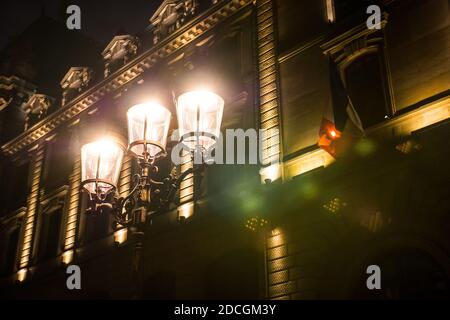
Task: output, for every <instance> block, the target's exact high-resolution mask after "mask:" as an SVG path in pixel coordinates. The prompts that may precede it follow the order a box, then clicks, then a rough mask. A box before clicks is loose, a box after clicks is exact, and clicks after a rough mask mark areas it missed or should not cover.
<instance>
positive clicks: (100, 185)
mask: <svg viewBox="0 0 450 320" xmlns="http://www.w3.org/2000/svg"><path fill="white" fill-rule="evenodd" d="M123 155H124V149H123V147H122V146H121V145H120V144H118V143H117V142H114V141H112V140H108V139H103V140H99V141H95V142H92V143H88V144H85V145H84V146H83V147H82V148H81V181H82V185H83V188H84V189H85V190H87V191H88V192H89V193H90V194H97V195H99V196H105V195H107V194H108V193H110V192H111V191H112V190H114V189H115V188H116V186H117V181H118V179H119V174H120V169H121V166H122V159H123Z"/></svg>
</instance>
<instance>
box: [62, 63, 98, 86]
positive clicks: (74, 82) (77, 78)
mask: <svg viewBox="0 0 450 320" xmlns="http://www.w3.org/2000/svg"><path fill="white" fill-rule="evenodd" d="M91 75H92V70H91V69H90V68H88V67H72V68H70V69H69V71H67V73H66V75H65V76H64V78H63V79H62V80H61V83H60V84H61V88H62V89H68V88H71V89H77V90H78V89H79V88H83V87H86V86H87V85H88V84H89V81H90V80H91Z"/></svg>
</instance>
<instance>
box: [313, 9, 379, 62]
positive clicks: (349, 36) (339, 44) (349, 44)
mask: <svg viewBox="0 0 450 320" xmlns="http://www.w3.org/2000/svg"><path fill="white" fill-rule="evenodd" d="M387 22H388V14H387V13H383V16H382V19H381V29H369V28H367V25H366V23H362V24H360V25H358V26H356V27H354V28H352V29H350V30H348V31H346V32H344V33H342V34H340V35H338V36H337V37H335V38H333V39H331V40H329V41H327V42H326V43H324V44H323V45H321V46H320V47H321V48H322V50H323V52H324V54H328V55H330V56H331V57H332V58H333V59H334V60H335V61H336V62H340V61H341V60H343V59H344V58H345V57H346V56H348V55H350V54H353V53H354V52H356V51H358V50H360V49H362V48H365V47H367V46H368V45H370V43H373V42H377V41H379V40H380V39H381V40H382V38H380V37H379V34H380V33H381V32H382V30H383V29H384V28H385V26H386V25H387Z"/></svg>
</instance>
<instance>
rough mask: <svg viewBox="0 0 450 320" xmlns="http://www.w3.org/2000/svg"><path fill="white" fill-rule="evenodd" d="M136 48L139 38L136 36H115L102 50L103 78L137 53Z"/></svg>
mask: <svg viewBox="0 0 450 320" xmlns="http://www.w3.org/2000/svg"><path fill="white" fill-rule="evenodd" d="M138 48H139V39H138V38H137V37H134V36H131V35H121V36H115V37H114V38H113V39H112V40H111V42H110V43H109V44H108V46H107V47H106V48H105V50H103V52H102V56H103V59H104V60H105V78H106V77H108V76H109V75H110V74H111V73H113V72H114V71H116V70H117V69H119V68H120V67H122V66H124V65H125V64H127V63H128V62H129V61H130V60H132V59H133V58H134V57H135V56H136V55H137V51H138Z"/></svg>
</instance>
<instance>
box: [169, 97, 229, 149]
mask: <svg viewBox="0 0 450 320" xmlns="http://www.w3.org/2000/svg"><path fill="white" fill-rule="evenodd" d="M224 105H225V103H224V100H223V99H222V98H221V97H220V96H218V95H217V94H215V93H213V92H210V91H207V90H198V91H190V92H187V93H184V94H182V95H181V96H179V97H178V101H177V115H178V125H179V130H180V136H181V139H182V141H183V143H184V144H185V145H186V146H188V147H189V149H191V150H195V149H196V147H198V146H200V147H202V149H203V150H208V148H209V147H211V146H212V145H213V144H215V142H216V139H218V138H219V135H220V126H221V123H222V114H223V108H224Z"/></svg>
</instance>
